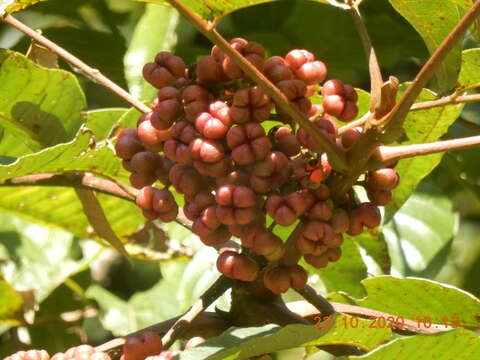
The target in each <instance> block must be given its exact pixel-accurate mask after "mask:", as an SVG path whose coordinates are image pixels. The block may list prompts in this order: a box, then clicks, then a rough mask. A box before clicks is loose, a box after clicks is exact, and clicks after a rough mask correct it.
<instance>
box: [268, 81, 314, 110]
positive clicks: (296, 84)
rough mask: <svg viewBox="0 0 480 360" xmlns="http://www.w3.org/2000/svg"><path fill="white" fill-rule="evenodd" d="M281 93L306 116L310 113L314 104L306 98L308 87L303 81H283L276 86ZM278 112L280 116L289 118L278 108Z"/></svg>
mask: <svg viewBox="0 0 480 360" xmlns="http://www.w3.org/2000/svg"><path fill="white" fill-rule="evenodd" d="M276 85H277V87H278V88H279V90H280V91H281V92H283V93H284V94H285V96H286V97H287V98H288V100H290V102H291V103H292V104H293V105H295V106H296V107H297V108H298V109H299V110H300V111H301V112H302V113H304V114H305V115H307V114H309V113H310V110H311V107H312V103H311V102H310V100H309V99H308V98H307V97H306V95H307V87H306V85H305V83H304V82H303V81H302V80H298V79H294V80H283V81H280V82H279V83H277V84H276ZM277 112H278V113H279V115H281V116H283V117H286V118H288V115H287V114H284V112H283V111H282V110H281V109H280V108H279V107H278V106H277Z"/></svg>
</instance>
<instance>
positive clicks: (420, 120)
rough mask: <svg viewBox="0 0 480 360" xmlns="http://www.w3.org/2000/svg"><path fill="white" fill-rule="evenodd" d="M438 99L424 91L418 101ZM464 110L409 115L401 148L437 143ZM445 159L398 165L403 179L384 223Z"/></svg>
mask: <svg viewBox="0 0 480 360" xmlns="http://www.w3.org/2000/svg"><path fill="white" fill-rule="evenodd" d="M405 88H406V84H403V85H402V87H401V92H402V91H404V90H405ZM400 95H401V94H399V96H400ZM435 98H436V97H435V95H434V94H433V93H431V92H429V91H427V90H424V91H423V92H422V93H421V94H420V96H419V97H418V98H417V101H428V100H433V99H435ZM462 109H463V105H453V106H445V107H440V108H432V109H427V110H418V111H413V112H410V113H409V114H408V116H407V118H406V120H405V123H404V125H403V128H404V130H405V133H406V136H407V137H408V140H406V141H404V142H402V143H401V145H407V144H420V143H425V142H432V141H436V140H438V139H439V138H440V137H441V136H442V135H443V134H445V133H446V132H447V130H448V127H449V126H450V125H451V124H452V123H453V122H454V121H455V120H456V119H457V117H458V116H460V113H461V111H462ZM442 156H443V154H442V153H440V154H432V155H427V156H416V157H413V158H408V159H402V160H400V161H399V162H398V165H397V166H396V167H395V170H396V171H397V172H398V174H399V175H400V184H399V186H398V187H397V188H395V189H394V190H393V198H392V201H391V202H390V203H389V204H388V206H386V207H385V220H384V221H385V222H388V221H389V220H390V219H391V218H392V216H393V215H394V214H395V212H396V211H397V210H398V209H399V208H400V207H401V206H402V205H403V204H404V203H405V201H406V200H407V199H408V197H409V196H410V195H411V194H412V193H413V191H414V190H415V188H416V187H417V185H418V184H419V183H420V181H421V180H422V179H423V178H424V177H426V176H427V175H428V174H429V173H430V172H431V171H432V170H433V169H434V168H435V167H436V166H437V165H438V164H439V163H440V160H441V159H442Z"/></svg>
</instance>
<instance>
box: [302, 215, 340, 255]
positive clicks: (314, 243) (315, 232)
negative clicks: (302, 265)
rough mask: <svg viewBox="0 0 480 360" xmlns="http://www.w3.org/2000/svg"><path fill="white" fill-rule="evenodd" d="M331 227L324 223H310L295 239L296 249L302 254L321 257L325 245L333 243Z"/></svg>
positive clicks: (333, 235) (325, 248)
mask: <svg viewBox="0 0 480 360" xmlns="http://www.w3.org/2000/svg"><path fill="white" fill-rule="evenodd" d="M334 237H335V234H334V232H333V229H332V227H331V226H330V225H329V224H327V223H324V222H320V221H310V222H308V223H307V224H306V225H305V227H304V228H303V230H302V233H301V235H300V236H299V237H298V238H297V248H298V250H300V251H301V252H302V253H303V254H312V255H321V254H322V253H324V252H325V251H326V250H327V246H328V245H327V244H329V243H331V242H333V241H334Z"/></svg>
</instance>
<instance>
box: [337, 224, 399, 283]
mask: <svg viewBox="0 0 480 360" xmlns="http://www.w3.org/2000/svg"><path fill="white" fill-rule="evenodd" d="M343 236H344V237H345V239H346V241H354V242H356V243H357V244H358V245H359V246H360V247H361V248H363V249H364V250H365V251H366V253H367V255H368V256H370V257H371V258H372V259H373V260H374V261H375V263H376V264H377V265H378V266H379V267H380V269H381V270H382V272H383V273H385V274H388V273H389V272H390V266H391V259H390V255H389V253H388V246H387V243H386V241H385V239H384V237H383V236H380V233H379V232H378V231H369V230H365V231H364V232H363V233H362V234H360V235H357V236H355V237H351V236H349V235H347V234H344V235H343Z"/></svg>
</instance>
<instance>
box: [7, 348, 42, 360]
mask: <svg viewBox="0 0 480 360" xmlns="http://www.w3.org/2000/svg"><path fill="white" fill-rule="evenodd" d="M49 359H50V356H49V355H48V353H47V352H46V351H45V350H27V351H17V352H16V353H15V354H12V355H10V356H7V357H6V358H4V359H3V360H49Z"/></svg>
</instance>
